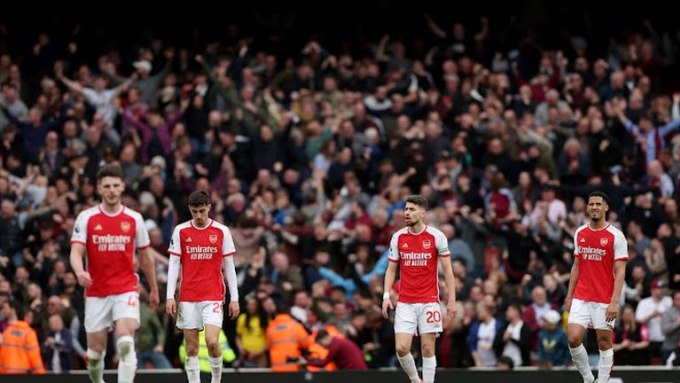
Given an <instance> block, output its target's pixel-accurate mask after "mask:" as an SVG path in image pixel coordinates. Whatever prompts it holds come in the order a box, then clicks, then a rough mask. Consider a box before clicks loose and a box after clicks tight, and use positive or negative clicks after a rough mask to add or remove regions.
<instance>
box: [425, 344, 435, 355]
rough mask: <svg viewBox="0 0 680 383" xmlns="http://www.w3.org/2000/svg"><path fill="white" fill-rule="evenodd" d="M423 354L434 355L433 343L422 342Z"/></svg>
mask: <svg viewBox="0 0 680 383" xmlns="http://www.w3.org/2000/svg"><path fill="white" fill-rule="evenodd" d="M423 356H425V357H430V356H434V345H433V344H423Z"/></svg>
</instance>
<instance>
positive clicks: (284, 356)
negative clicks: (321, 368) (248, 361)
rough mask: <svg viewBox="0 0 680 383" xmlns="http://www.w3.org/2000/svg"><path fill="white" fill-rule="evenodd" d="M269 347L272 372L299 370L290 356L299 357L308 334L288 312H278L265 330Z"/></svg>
mask: <svg viewBox="0 0 680 383" xmlns="http://www.w3.org/2000/svg"><path fill="white" fill-rule="evenodd" d="M265 336H266V338H267V347H269V362H270V363H271V368H272V371H274V372H295V371H299V370H300V366H299V365H298V363H297V362H295V361H292V360H290V359H291V358H299V357H300V356H301V355H302V354H301V352H300V348H302V347H303V345H304V344H305V342H307V339H308V338H309V334H307V330H305V327H304V326H303V325H302V324H300V322H298V321H296V320H295V319H293V317H291V316H290V315H288V314H278V315H277V316H276V317H274V320H272V321H271V322H269V325H268V326H267V330H266V332H265Z"/></svg>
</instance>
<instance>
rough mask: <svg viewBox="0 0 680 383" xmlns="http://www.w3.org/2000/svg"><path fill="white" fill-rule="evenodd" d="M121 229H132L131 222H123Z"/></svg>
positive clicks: (126, 230)
mask: <svg viewBox="0 0 680 383" xmlns="http://www.w3.org/2000/svg"><path fill="white" fill-rule="evenodd" d="M120 229H121V230H123V232H124V233H127V232H128V231H130V222H121V223H120Z"/></svg>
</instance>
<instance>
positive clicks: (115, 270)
mask: <svg viewBox="0 0 680 383" xmlns="http://www.w3.org/2000/svg"><path fill="white" fill-rule="evenodd" d="M124 190H125V183H124V181H123V171H122V170H121V168H120V167H119V166H116V165H104V166H102V167H101V169H99V172H98V173H97V192H98V193H99V195H101V196H102V203H101V204H100V205H98V206H95V207H92V208H89V209H87V210H84V211H83V212H81V213H80V214H79V215H78V218H76V223H75V225H74V228H73V235H72V237H71V267H73V271H74V272H75V274H76V276H77V277H78V283H80V285H81V286H83V287H84V288H85V289H86V290H85V331H86V332H87V357H88V360H89V361H88V364H87V369H88V370H89V373H90V380H92V382H93V383H102V382H103V381H102V377H103V370H104V354H105V351H106V340H107V334H108V331H109V328H110V327H111V325H112V324H113V323H114V322H115V328H116V338H117V339H118V340H117V341H116V350H117V352H118V358H119V363H118V382H121V383H131V382H132V380H133V379H134V376H135V372H136V370H137V354H136V353H135V338H134V335H135V330H137V328H138V327H139V293H138V292H137V291H138V284H139V276H138V275H137V273H136V272H135V263H134V254H135V248H137V251H138V252H139V263H140V265H141V267H142V270H144V275H145V276H146V279H147V281H148V282H149V291H150V292H149V306H150V307H151V309H152V310H155V309H156V307H157V306H158V286H157V285H156V271H155V266H154V260H153V256H152V254H151V252H150V251H149V244H150V242H149V233H148V232H147V231H146V227H145V226H144V219H143V218H142V216H141V215H140V214H139V213H137V212H136V211H134V210H130V209H128V208H126V207H125V206H123V205H122V204H121V195H122V194H123V191H124ZM85 253H87V270H85V268H84V266H83V255H84V254H85Z"/></svg>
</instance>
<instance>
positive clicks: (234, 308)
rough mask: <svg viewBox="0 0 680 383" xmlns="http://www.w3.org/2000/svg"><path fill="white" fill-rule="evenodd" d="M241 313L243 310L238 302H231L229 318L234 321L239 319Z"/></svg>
mask: <svg viewBox="0 0 680 383" xmlns="http://www.w3.org/2000/svg"><path fill="white" fill-rule="evenodd" d="M240 312H241V308H240V307H239V305H238V302H237V301H231V302H229V318H231V319H232V320H234V319H236V318H238V314H239V313H240Z"/></svg>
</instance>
